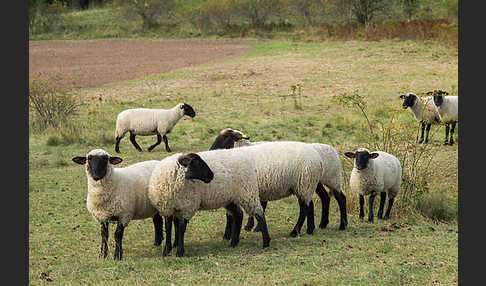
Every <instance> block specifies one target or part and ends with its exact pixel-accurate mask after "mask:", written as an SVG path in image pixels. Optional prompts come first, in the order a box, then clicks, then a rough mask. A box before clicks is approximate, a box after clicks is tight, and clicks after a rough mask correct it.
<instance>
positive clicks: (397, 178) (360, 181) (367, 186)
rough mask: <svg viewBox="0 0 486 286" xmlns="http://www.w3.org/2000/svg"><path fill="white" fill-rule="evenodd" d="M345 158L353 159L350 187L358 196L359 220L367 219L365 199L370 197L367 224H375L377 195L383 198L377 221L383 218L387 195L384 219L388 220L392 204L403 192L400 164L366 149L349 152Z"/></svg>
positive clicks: (389, 156)
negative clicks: (374, 205)
mask: <svg viewBox="0 0 486 286" xmlns="http://www.w3.org/2000/svg"><path fill="white" fill-rule="evenodd" d="M344 155H345V156H346V157H349V158H352V159H354V167H353V170H352V171H351V176H350V179H349V184H350V187H351V190H352V191H353V192H355V193H357V194H359V218H361V219H362V218H364V210H363V206H364V196H365V195H370V198H369V213H368V221H369V222H373V202H374V200H375V196H376V195H377V194H380V196H381V199H380V207H379V209H378V218H379V219H381V218H383V208H384V206H385V199H386V196H387V194H388V207H387V209H386V213H385V217H384V219H389V218H390V211H391V208H392V206H393V201H394V199H395V197H396V196H397V194H398V193H399V192H400V185H401V183H402V166H401V164H400V161H399V160H398V159H397V158H396V157H395V156H393V155H391V154H388V153H386V152H383V151H375V152H370V151H369V150H368V149H366V148H359V149H358V150H357V151H356V152H346V153H344Z"/></svg>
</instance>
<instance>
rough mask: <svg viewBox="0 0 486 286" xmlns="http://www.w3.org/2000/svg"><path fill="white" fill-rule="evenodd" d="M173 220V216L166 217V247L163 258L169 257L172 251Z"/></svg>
mask: <svg viewBox="0 0 486 286" xmlns="http://www.w3.org/2000/svg"><path fill="white" fill-rule="evenodd" d="M173 219H174V217H173V216H169V217H165V247H164V250H163V251H162V256H164V257H165V256H167V255H169V253H170V251H171V250H172V242H171V238H172V237H171V236H172V221H173Z"/></svg>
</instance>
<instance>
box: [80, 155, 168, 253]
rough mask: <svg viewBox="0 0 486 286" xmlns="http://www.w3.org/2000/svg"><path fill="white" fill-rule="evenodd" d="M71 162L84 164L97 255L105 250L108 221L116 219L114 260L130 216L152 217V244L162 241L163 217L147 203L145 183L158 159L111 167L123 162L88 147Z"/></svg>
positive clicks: (120, 247)
mask: <svg viewBox="0 0 486 286" xmlns="http://www.w3.org/2000/svg"><path fill="white" fill-rule="evenodd" d="M72 160H73V162H75V163H77V164H80V165H85V169H86V176H87V178H88V198H87V200H86V206H87V208H88V211H89V212H90V214H91V215H92V216H93V217H94V218H95V219H96V220H97V221H98V222H99V223H100V224H101V252H100V257H103V258H106V256H107V254H108V224H109V222H110V221H117V227H116V231H115V242H116V247H115V255H114V259H115V260H121V259H122V253H123V251H122V238H123V231H124V229H125V227H126V226H127V225H128V223H129V222H130V220H132V219H145V218H149V217H152V218H153V223H154V231H155V242H154V244H155V245H160V244H161V243H162V239H163V235H162V227H163V226H162V224H163V221H162V217H161V216H160V215H159V214H158V213H157V210H156V209H155V208H154V207H153V206H152V205H151V204H150V201H149V199H148V183H149V180H150V176H151V175H152V171H153V169H155V166H156V165H157V163H158V162H159V161H157V160H150V161H144V162H139V163H136V164H133V165H130V166H128V167H124V168H114V167H113V165H117V164H119V163H121V162H122V159H121V158H119V157H112V156H111V155H110V154H109V153H108V152H106V151H105V150H102V149H94V150H91V151H90V152H89V153H88V154H87V155H86V156H82V157H74V158H72Z"/></svg>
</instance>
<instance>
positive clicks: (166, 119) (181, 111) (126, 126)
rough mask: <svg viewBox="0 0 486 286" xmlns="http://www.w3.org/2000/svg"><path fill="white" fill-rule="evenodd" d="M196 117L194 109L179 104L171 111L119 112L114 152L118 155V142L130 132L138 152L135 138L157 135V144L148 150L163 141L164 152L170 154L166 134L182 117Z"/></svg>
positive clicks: (131, 140) (128, 110)
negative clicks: (137, 136)
mask: <svg viewBox="0 0 486 286" xmlns="http://www.w3.org/2000/svg"><path fill="white" fill-rule="evenodd" d="M184 115H187V116H189V117H194V116H196V112H195V111H194V109H193V108H192V107H191V106H190V105H189V104H187V103H179V104H177V105H176V106H174V107H173V108H171V109H151V108H134V109H127V110H124V111H122V112H120V113H119V114H118V116H117V118H116V129H115V140H116V143H115V151H116V152H117V153H120V148H119V144H120V140H121V139H122V138H123V136H125V134H126V133H127V132H130V142H132V144H133V146H135V148H136V149H137V150H138V151H139V152H142V148H140V146H139V145H138V144H137V141H135V136H136V135H140V136H150V135H157V142H156V143H155V144H154V145H152V146H150V147H149V148H148V151H149V152H150V151H152V149H154V148H155V147H156V146H157V145H159V144H160V143H161V142H162V139H164V143H165V150H166V151H167V152H172V151H171V150H170V148H169V142H168V140H167V136H166V134H168V133H170V132H171V131H172V128H174V126H175V125H176V123H177V122H178V121H179V120H180V119H181V118H182V117H183V116H184Z"/></svg>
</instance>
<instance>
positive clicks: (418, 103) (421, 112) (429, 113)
mask: <svg viewBox="0 0 486 286" xmlns="http://www.w3.org/2000/svg"><path fill="white" fill-rule="evenodd" d="M400 98H401V99H403V104H402V107H403V108H404V109H407V108H408V107H410V110H411V111H412V113H413V115H414V116H415V118H416V119H417V120H418V121H420V123H421V125H422V130H421V134H420V140H419V142H418V143H422V142H424V129H425V131H426V135H425V143H428V142H429V131H430V126H431V125H432V124H439V123H440V117H439V113H438V112H437V110H436V108H435V106H434V100H433V98H432V96H425V97H422V98H420V97H418V96H417V95H416V94H414V93H411V92H409V93H407V94H402V95H400ZM426 126H427V128H426Z"/></svg>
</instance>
